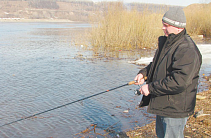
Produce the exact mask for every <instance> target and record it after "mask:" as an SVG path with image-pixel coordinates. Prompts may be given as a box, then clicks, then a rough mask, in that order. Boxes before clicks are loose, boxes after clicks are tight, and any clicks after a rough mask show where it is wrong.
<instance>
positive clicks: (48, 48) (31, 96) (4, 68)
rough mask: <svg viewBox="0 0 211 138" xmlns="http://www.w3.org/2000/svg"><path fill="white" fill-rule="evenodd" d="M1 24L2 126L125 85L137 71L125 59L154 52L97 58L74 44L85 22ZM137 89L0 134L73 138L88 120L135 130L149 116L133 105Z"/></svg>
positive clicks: (95, 99)
mask: <svg viewBox="0 0 211 138" xmlns="http://www.w3.org/2000/svg"><path fill="white" fill-rule="evenodd" d="M0 24H1V28H0V36H1V37H0V61H1V62H0V97H1V99H0V112H1V114H0V120H1V123H0V125H3V124H5V123H8V122H12V121H14V120H18V119H21V118H24V117H27V116H30V115H33V114H36V113H39V112H42V111H45V110H48V109H51V108H54V107H57V106H60V105H63V104H66V103H70V102H72V101H75V100H78V99H81V98H84V97H87V96H90V95H93V94H96V93H99V92H102V91H105V90H108V89H111V88H115V87H118V86H120V85H123V84H125V83H127V82H129V81H131V80H133V79H134V77H135V75H136V73H137V72H138V70H139V66H137V65H134V64H129V63H128V61H129V60H135V59H139V58H140V55H142V56H143V55H144V56H147V57H152V55H153V54H152V53H153V51H144V54H143V53H141V52H143V51H141V52H140V51H136V52H135V51H132V52H131V51H120V54H119V55H118V58H111V59H113V60H109V58H108V57H107V58H103V57H101V58H100V59H99V57H100V55H97V56H96V55H95V57H98V59H96V58H94V57H93V52H91V51H84V49H82V48H81V47H75V46H73V45H72V43H73V38H74V37H75V36H76V33H78V32H77V31H78V30H84V28H87V27H89V24H75V23H0ZM131 53H132V54H131ZM205 66H209V67H210V63H209V64H206V65H205ZM204 70H205V71H206V68H204ZM136 88H137V87H136V86H134V85H132V86H126V87H122V88H119V89H116V90H114V91H110V92H108V93H105V94H102V95H99V96H96V97H93V98H90V99H87V100H84V101H81V102H78V103H74V104H71V105H68V106H65V107H62V108H59V109H56V110H53V111H50V112H47V113H44V114H41V115H39V116H36V117H33V118H30V119H26V120H23V121H20V122H17V123H14V124H11V125H8V126H4V127H0V137H9V138H10V137H26V138H27V137H30V138H31V137H77V136H79V135H75V134H78V133H80V132H81V131H83V130H85V129H86V128H87V127H89V126H90V125H91V124H96V125H97V127H96V132H97V133H101V134H105V133H106V132H104V131H103V130H104V129H106V128H109V129H110V130H114V131H115V133H119V132H121V131H125V130H129V129H133V128H134V127H135V126H136V125H139V126H141V125H143V124H145V123H148V122H150V121H151V119H152V117H153V115H149V114H147V113H146V109H144V108H143V109H136V106H137V105H138V102H139V101H140V99H141V96H139V97H137V96H135V95H134V89H136ZM125 110H128V111H129V112H128V113H124V111H125ZM92 132H93V131H92ZM93 133H94V132H93ZM98 137H103V136H100V135H98Z"/></svg>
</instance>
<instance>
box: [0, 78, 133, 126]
mask: <svg viewBox="0 0 211 138" xmlns="http://www.w3.org/2000/svg"><path fill="white" fill-rule="evenodd" d="M134 83H135V81H131V82H128V83H126V84H124V85H121V86H118V87H115V88H112V89H109V90H106V91H103V92H100V93H97V94H93V95H91V96H88V97H85V98H82V99H79V100H76V101H73V102H70V103H67V104H63V105H60V106H57V107H54V108H51V109H48V110H45V111H43V112H40V113H36V114H33V115H30V116H28V117H24V118H21V119H18V120H15V121H12V122H10V123H6V124H4V125H1V126H0V127H3V126H7V125H10V124H13V123H16V122H19V121H22V120H25V119H28V118H32V117H34V116H37V115H40V114H43V113H46V112H50V111H52V110H55V109H58V108H61V107H64V106H67V105H70V104H73V103H77V102H80V101H83V100H86V99H89V98H91V97H95V96H97V95H100V94H103V93H107V92H109V91H113V90H115V89H118V88H121V87H124V86H127V85H132V84H134Z"/></svg>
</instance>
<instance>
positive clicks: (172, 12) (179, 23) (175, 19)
mask: <svg viewBox="0 0 211 138" xmlns="http://www.w3.org/2000/svg"><path fill="white" fill-rule="evenodd" d="M162 21H163V22H165V23H167V24H169V25H172V26H175V27H178V28H185V26H186V17H185V13H184V11H183V10H182V8H180V7H174V8H171V9H169V10H168V11H167V12H166V13H165V14H164V16H163V19H162Z"/></svg>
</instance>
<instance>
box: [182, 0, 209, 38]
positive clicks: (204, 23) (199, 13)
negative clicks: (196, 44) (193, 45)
mask: <svg viewBox="0 0 211 138" xmlns="http://www.w3.org/2000/svg"><path fill="white" fill-rule="evenodd" d="M184 11H185V14H186V18H187V30H188V33H189V34H190V35H204V36H205V37H210V36H211V32H210V31H211V14H210V13H211V3H209V4H194V5H190V6H188V7H186V8H185V9H184Z"/></svg>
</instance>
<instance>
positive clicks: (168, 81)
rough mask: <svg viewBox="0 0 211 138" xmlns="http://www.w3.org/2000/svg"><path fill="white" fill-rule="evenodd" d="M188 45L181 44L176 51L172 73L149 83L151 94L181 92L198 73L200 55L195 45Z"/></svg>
mask: <svg viewBox="0 0 211 138" xmlns="http://www.w3.org/2000/svg"><path fill="white" fill-rule="evenodd" d="M186 45H187V46H186ZM186 45H180V46H179V47H178V49H177V50H176V52H175V53H174V56H173V58H172V61H173V62H172V65H171V68H172V69H171V72H170V74H167V76H166V77H165V78H163V79H160V80H156V81H154V82H151V83H149V91H150V94H153V95H156V96H160V95H166V94H167V95H171V94H177V93H181V92H183V91H184V90H185V89H186V88H187V86H188V85H189V84H191V83H192V80H193V78H194V77H195V76H197V75H198V71H199V69H200V65H201V63H200V61H199V60H200V57H199V55H198V54H197V52H196V51H195V49H194V46H193V47H188V44H186Z"/></svg>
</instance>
